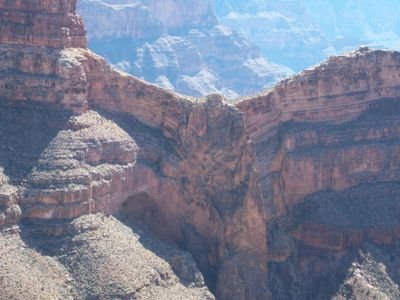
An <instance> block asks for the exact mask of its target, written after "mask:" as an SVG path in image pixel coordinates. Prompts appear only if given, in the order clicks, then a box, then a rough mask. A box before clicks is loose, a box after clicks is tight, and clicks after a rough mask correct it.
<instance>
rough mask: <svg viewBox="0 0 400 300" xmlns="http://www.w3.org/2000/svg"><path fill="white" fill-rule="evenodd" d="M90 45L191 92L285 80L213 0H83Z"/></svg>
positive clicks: (139, 72) (234, 92)
mask: <svg viewBox="0 0 400 300" xmlns="http://www.w3.org/2000/svg"><path fill="white" fill-rule="evenodd" d="M78 11H79V13H80V14H81V15H82V16H83V17H84V19H85V23H86V24H87V28H88V36H89V46H90V48H91V49H93V50H94V51H95V52H96V53H99V54H101V55H103V56H104V57H106V58H107V59H108V60H109V61H110V62H111V63H113V64H114V65H116V66H117V67H118V68H119V69H121V70H124V71H126V72H128V73H131V74H133V75H135V76H138V77H140V78H142V79H144V80H146V81H148V82H152V83H155V84H157V85H159V86H161V87H163V88H166V89H169V90H175V91H177V92H179V93H182V94H186V95H191V96H205V95H207V94H210V93H216V92H220V93H222V94H224V95H225V96H226V97H228V98H236V97H238V96H239V95H245V94H250V93H254V92H256V91H259V90H261V89H264V88H265V87H267V86H270V85H272V84H273V83H275V82H277V81H279V80H281V79H283V78H286V77H287V76H289V75H290V74H291V73H292V72H291V70H290V69H288V68H286V67H283V66H280V65H277V64H274V63H272V62H270V61H268V60H267V59H265V58H264V57H262V56H261V55H260V52H259V50H258V49H257V48H256V47H254V45H253V44H252V43H250V42H249V40H247V39H245V38H244V37H242V36H241V35H239V34H238V33H237V32H235V31H233V30H231V29H230V28H229V27H226V26H222V25H221V24H219V22H218V19H217V17H216V15H215V13H214V9H213V4H212V1H189V2H188V1H176V0H171V1H162V2H160V1H136V0H130V1H112V0H104V1H92V0H80V1H79V2H78Z"/></svg>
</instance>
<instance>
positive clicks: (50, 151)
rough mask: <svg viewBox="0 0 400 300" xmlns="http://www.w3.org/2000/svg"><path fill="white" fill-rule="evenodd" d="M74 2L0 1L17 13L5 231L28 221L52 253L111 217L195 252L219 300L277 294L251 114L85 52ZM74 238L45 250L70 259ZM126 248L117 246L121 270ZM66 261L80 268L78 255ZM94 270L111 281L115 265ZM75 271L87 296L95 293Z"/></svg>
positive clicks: (4, 129) (7, 94)
mask: <svg viewBox="0 0 400 300" xmlns="http://www.w3.org/2000/svg"><path fill="white" fill-rule="evenodd" d="M75 4H76V3H75V1H69V0H68V1H67V0H63V1H59V2H56V3H54V2H52V3H50V2H47V1H40V2H35V3H30V4H28V3H27V2H24V1H21V2H20V1H17V2H12V3H11V2H10V1H3V2H0V11H1V13H2V14H3V15H4V16H10V15H12V16H13V23H11V25H10V26H9V27H7V26H5V27H3V26H2V30H4V31H5V32H4V35H1V36H2V38H3V39H2V40H1V45H0V52H1V53H2V55H1V56H0V57H1V58H0V70H1V74H2V76H1V81H0V94H1V101H0V109H1V112H0V114H1V116H2V117H1V119H0V122H1V129H0V136H1V137H2V146H1V148H0V165H1V166H2V169H1V170H2V173H1V174H2V175H1V181H0V182H1V191H2V195H1V198H0V199H1V203H0V204H1V205H0V208H1V212H2V214H1V216H2V217H1V219H0V220H1V225H2V226H3V227H4V230H5V231H6V232H8V231H9V230H11V229H12V228H14V227H13V226H12V225H13V224H14V225H15V224H19V223H18V221H19V220H21V222H22V223H21V224H22V225H21V227H20V228H21V230H22V233H21V237H22V239H24V242H25V243H28V242H29V243H30V242H31V240H32V239H33V238H32V236H36V237H38V239H37V240H40V239H44V240H46V239H47V240H49V242H45V243H43V245H46V244H49V245H51V244H52V242H51V240H52V239H55V238H60V237H62V238H64V237H66V236H67V235H66V233H65V232H66V230H69V229H68V228H70V226H72V227H73V226H75V225H73V224H72V223H70V220H73V219H76V218H79V217H82V216H85V215H87V214H94V213H102V214H106V215H110V214H112V215H115V216H118V217H120V218H121V219H122V220H124V221H125V222H127V223H132V222H133V223H136V222H140V223H141V224H145V225H147V227H149V228H150V230H151V232H153V234H156V235H157V236H158V237H159V238H161V239H163V240H164V241H167V242H170V243H174V244H175V245H176V246H179V247H180V248H181V249H184V250H186V251H189V252H190V253H191V254H192V256H193V258H194V259H195V261H196V262H197V264H198V266H199V268H200V270H201V271H202V273H203V274H204V275H205V280H206V282H207V284H208V286H209V287H210V288H211V289H212V291H213V292H215V293H216V295H217V297H218V298H219V299H265V298H267V297H268V295H269V293H268V288H267V282H266V280H261V281H258V280H256V278H267V265H266V263H267V260H266V259H267V249H266V223H265V218H264V213H263V207H262V200H261V193H260V190H259V188H258V185H257V181H258V180H257V177H258V174H257V173H256V172H255V171H254V163H255V152H254V146H253V145H252V143H251V142H250V138H249V135H248V134H247V132H246V130H245V123H244V116H243V114H242V113H241V112H240V111H239V110H238V109H236V108H235V107H234V106H232V105H229V104H227V103H225V102H224V101H223V99H222V97H221V96H218V95H211V96H209V97H207V98H206V99H202V100H196V101H194V100H192V99H187V98H184V97H182V96H178V95H175V94H173V93H169V92H166V91H164V90H162V89H160V88H157V87H155V86H152V85H149V84H147V83H144V82H142V81H140V80H138V79H136V78H133V77H131V76H129V75H127V74H124V73H121V72H118V71H115V70H114V69H112V68H111V67H110V66H109V65H108V64H107V63H106V62H105V60H104V59H102V58H101V57H99V56H97V55H95V54H93V53H91V52H90V51H89V50H87V49H86V48H85V46H86V44H85V38H84V29H83V25H82V22H81V19H80V18H79V17H78V16H77V15H76V14H75ZM53 18H56V19H57V20H54V19H53ZM4 23H7V24H8V23H9V21H8V20H4ZM16 24H18V26H17V25H16ZM45 24H48V26H46V28H43V27H41V26H45ZM7 28H8V29H7ZM15 28H19V30H21V32H24V34H21V36H19V35H18V34H17V33H15V32H13V31H12V30H14V29H15ZM25 33H27V34H25ZM22 36H23V37H24V39H22ZM3 191H4V192H3ZM90 222H91V221H90ZM90 222H89V223H90ZM93 222H95V221H93ZM96 222H97V221H96ZM66 223H67V224H66ZM25 224H29V225H25ZM41 224H42V225H41ZM85 226H86V225H85ZM88 226H89V227H90V225H88ZM94 226H101V225H94ZM113 226H114V225H113ZM115 226H117V227H115V230H116V231H118V230H120V229H117V228H119V227H118V226H119V225H115ZM31 228H37V230H36V232H35V231H34V232H32V230H31ZM85 228H86V227H85ZM85 228H84V229H82V230H83V232H85V231H86V230H87V229H85ZM96 228H97V227H96ZM13 230H14V229H13ZM121 230H122V229H121ZM124 230H125V229H124ZM122 231H123V230H122ZM37 232H44V233H43V234H38V233H37ZM80 233H82V231H73V233H72V235H78V234H80ZM84 236H85V235H83V237H82V239H83V242H85V241H84ZM76 239H78V236H76ZM33 240H35V239H33ZM11 241H12V242H16V243H20V242H18V241H16V240H15V239H14V238H13V239H11ZM70 242H71V241H68V240H67V241H65V240H63V241H62V242H60V243H55V245H54V246H45V247H46V250H43V251H50V250H49V248H51V252H52V255H55V257H57V255H61V254H60V253H64V250H65V248H62V247H67V246H68V245H70ZM35 243H36V242H35ZM35 245H36V244H35ZM60 245H67V246H62V247H61V246H60ZM125 246H127V245H125V244H124V245H122V246H121V247H122V248H121V249H120V248H118V247H117V246H113V247H111V248H110V251H109V254H107V255H109V260H110V262H111V264H112V266H114V267H115V266H116V265H118V264H119V263H120V262H119V260H118V259H119V258H118V257H119V256H118V257H117V256H115V255H117V254H115V255H114V254H113V253H114V250H115V251H116V252H115V253H122V252H120V251H126V250H124V249H125V248H123V247H125ZM144 246H145V245H144ZM38 247H39V248H40V247H42V246H41V245H39V246H38ZM60 247H61V248H62V249H61V248H60ZM68 247H70V246H68ZM68 247H67V248H68ZM90 247H96V246H95V245H90ZM97 247H103V246H101V245H98V246H97ZM40 249H41V248H40ZM118 249H119V250H118ZM54 253H56V254H54ZM63 255H64V254H63ZM66 255H67V257H69V258H68V260H67V261H65V262H63V266H64V267H65V268H67V271H68V270H69V266H70V263H73V261H74V259H78V258H74V256H73V252H68V253H67V254H66ZM71 255H72V256H71ZM82 255H86V254H83V253H82ZM113 255H114V256H113ZM118 255H120V254H118ZM60 257H61V256H60ZM93 259H94V258H93ZM166 259H167V260H168V258H166ZM71 261H72V262H71ZM97 262H98V263H99V265H96V263H97ZM181 263H185V264H187V263H188V262H187V261H184V262H183V261H182V262H181ZM91 264H93V265H91V266H90V267H91V268H94V269H93V270H94V272H99V273H98V276H103V275H102V274H103V272H102V271H101V268H103V265H102V264H101V263H100V262H99V261H98V260H97V259H94V260H93V261H92V262H91ZM63 266H61V268H63ZM112 266H110V268H112ZM129 267H130V266H129V265H127V266H126V268H129ZM57 268H60V266H58V267H57ZM82 268H85V267H82ZM151 268H154V266H153V267H151ZM151 268H150V269H151ZM173 268H174V267H173ZM194 270H195V269H194ZM125 271H126V270H121V272H122V273H124V272H125ZM174 271H175V273H179V272H178V271H176V270H175V269H174ZM32 272H33V273H30V274H28V275H27V276H28V277H29V276H31V275H32V276H33V274H34V271H32ZM35 272H36V271H35ZM68 272H69V273H68V274H69V276H71V277H72V278H73V279H72V281H73V282H74V284H73V286H74V288H75V289H76V291H77V293H78V294H79V293H83V292H84V291H86V289H87V288H88V287H87V283H85V282H86V281H84V278H80V277H79V276H77V274H76V273H74V271H73V270H72V271H68ZM71 272H72V273H71ZM146 272H148V271H146ZM157 272H158V271H157ZM166 272H171V271H166ZM129 274H130V273H129ZM129 274H128V275H127V276H133V275H132V274H130V275H129ZM145 274H147V273H145ZM162 275H163V274H161V275H160V276H161V279H160V280H161V281H163V280H164V281H165V280H166V278H167V279H168V278H169V277H168V276H175V275H165V276H167V277H165V278H163V277H162ZM7 276H8V274H7ZM135 276H137V275H135ZM193 276H194V275H193ZM118 278H119V277H117V279H116V280H118ZM134 279H135V278H132V280H134ZM82 280H83V281H82ZM85 280H86V279H85ZM121 280H122V279H121ZM117 284H121V285H123V286H124V287H126V289H128V288H130V287H128V286H126V285H125V281H121V282H117ZM168 284H169V283H168ZM99 285H100V286H101V283H99ZM203 285H204V282H203ZM191 287H193V286H192V283H191V282H188V283H187V288H191ZM194 287H196V286H194ZM199 287H201V281H200V286H199ZM46 288H48V287H46ZM46 288H44V289H45V290H46ZM126 289H125V288H124V291H125V290H126ZM64 292H65V291H64ZM111 292H112V294H114V293H116V292H115V291H112V289H107V288H106V289H105V290H100V291H96V293H99V294H94V295H95V296H101V295H106V294H107V293H111ZM15 293H18V291H17V290H16V291H15ZM49 293H50V292H49ZM90 293H92V292H90ZM90 293H89V294H90ZM93 293H95V291H93ZM124 293H125V294H124ZM137 293H138V295H140V293H141V292H137ZM22 294H23V293H22ZM22 294H21V295H22ZM71 295H72V294H71ZM129 295H131V294H130V293H127V292H126V291H125V292H123V294H122V296H123V297H125V296H129ZM133 295H135V293H133ZM203 296H204V295H203ZM204 297H205V296H204ZM207 297H208V296H207ZM198 298H199V299H200V298H201V297H200V296H199V297H198ZM196 299H197V298H196ZM201 299H202V298H201Z"/></svg>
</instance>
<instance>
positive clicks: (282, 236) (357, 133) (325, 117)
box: [237, 48, 400, 299]
mask: <svg viewBox="0 0 400 300" xmlns="http://www.w3.org/2000/svg"><path fill="white" fill-rule="evenodd" d="M399 62H400V53H398V52H389V51H380V50H375V51H371V50H369V49H368V48H360V49H359V50H357V51H354V52H352V53H349V54H347V55H345V56H340V57H333V58H330V59H329V60H328V61H327V62H326V63H324V64H322V65H320V66H318V67H316V68H313V69H309V70H306V71H304V72H302V73H300V74H299V75H297V76H295V77H293V78H291V79H289V80H286V81H283V82H281V83H279V84H278V85H277V86H276V87H275V88H274V89H272V90H270V91H268V92H266V93H265V94H262V95H259V96H257V97H254V98H251V99H244V100H243V101H241V102H239V103H238V104H237V106H238V107H239V108H240V109H241V110H242V111H243V112H244V113H245V115H246V122H247V125H248V129H249V132H250V135H251V137H252V139H253V140H254V142H255V144H256V156H257V169H258V170H259V172H260V178H261V179H260V185H261V189H262V193H263V197H264V203H265V212H266V214H267V219H268V224H269V225H268V227H269V237H268V244H269V247H268V248H269V260H270V267H271V270H270V277H269V278H270V288H271V289H272V291H273V295H274V296H273V297H274V298H276V299H293V298H296V299H311V298H318V299H330V298H332V297H336V296H337V297H339V298H338V299H349V298H351V297H355V298H356V299H362V298H363V297H365V295H368V293H370V295H380V297H388V298H389V299H395V298H396V297H397V296H396V295H398V293H399V289H398V283H399V277H398V275H397V273H393V272H391V271H390V272H389V271H383V273H379V272H378V273H375V271H374V270H373V268H372V267H371V265H373V264H376V263H379V262H380V261H381V264H382V266H386V267H387V268H388V269H391V268H392V267H393V266H392V265H391V263H390V257H391V255H393V253H397V251H398V250H397V249H398V248H397V241H398V240H399V237H400V236H399V235H398V230H399V224H398V221H397V220H398V216H399V214H400V210H399V206H398V197H397V190H398V183H399V179H400V177H399V176H400V173H399V166H400V164H399V160H398V155H397V153H398V150H399V145H400V144H399V142H400V136H399V121H400V115H399V113H398V112H399V100H398V99H399V96H400V80H399V69H400V65H399ZM368 244H373V245H375V246H377V247H378V249H376V250H373V249H375V248H373V247H372V248H371V247H370V246H366V245H368ZM371 249H372V250H371ZM357 251H360V252H357ZM371 251H375V252H371ZM364 263H365V264H366V265H365V266H366V269H363V268H364V267H365V266H364ZM393 264H394V265H396V264H397V262H393ZM360 266H361V267H360ZM368 268H369V269H368ZM382 268H383V267H382ZM357 270H358V271H357ZM352 272H353V273H352ZM354 272H361V274H362V277H363V279H362V280H361V281H357V280H355V279H354V278H353V277H352V276H356V275H354ZM351 274H353V275H351ZM346 276H349V277H348V279H346ZM349 278H353V279H349ZM378 278H381V280H380V279H378ZM383 278H386V279H383ZM346 280H347V281H346ZM385 280H386V281H387V282H389V281H390V282H391V286H392V287H393V288H390V289H386V288H385ZM289 282H290V283H289ZM288 285H290V286H292V289H290V290H286V291H284V288H285V286H288ZM319 287H323V288H319ZM339 291H340V292H339ZM336 293H339V294H336ZM335 295H336V296H335Z"/></svg>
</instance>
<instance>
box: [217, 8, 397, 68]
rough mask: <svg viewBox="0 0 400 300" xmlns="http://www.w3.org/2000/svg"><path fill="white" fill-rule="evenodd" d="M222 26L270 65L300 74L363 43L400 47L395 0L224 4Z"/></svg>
mask: <svg viewBox="0 0 400 300" xmlns="http://www.w3.org/2000/svg"><path fill="white" fill-rule="evenodd" d="M214 3H215V12H216V15H217V16H218V18H219V20H220V22H221V24H223V25H225V26H228V27H230V28H232V29H234V30H237V31H239V32H240V33H241V34H242V35H244V36H245V37H246V38H247V39H249V40H250V41H252V42H253V43H254V44H255V45H257V47H258V48H259V49H260V50H261V52H262V53H263V55H264V56H265V57H268V58H269V59H270V60H271V61H273V62H275V63H278V64H283V65H285V66H288V67H290V68H291V69H292V70H294V71H296V72H299V71H301V70H303V69H305V68H308V67H310V66H314V65H316V64H319V63H321V62H323V61H324V60H325V59H326V58H328V57H329V56H332V55H338V54H343V53H345V52H349V51H350V50H353V49H354V48H357V47H359V46H361V45H367V46H369V47H374V48H384V49H393V50H399V49H400V43H399V42H400V38H399V37H400V32H399V29H398V28H399V26H398V19H399V13H400V11H399V8H398V6H397V5H396V4H397V2H395V1H394V0H384V1H381V2H379V3H378V2H376V1H373V0H365V1H357V0H338V1H334V2H332V1H331V2H327V1H324V0H298V1H291V0H276V1H267V0H249V1H244V0H221V1H215V2H214Z"/></svg>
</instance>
